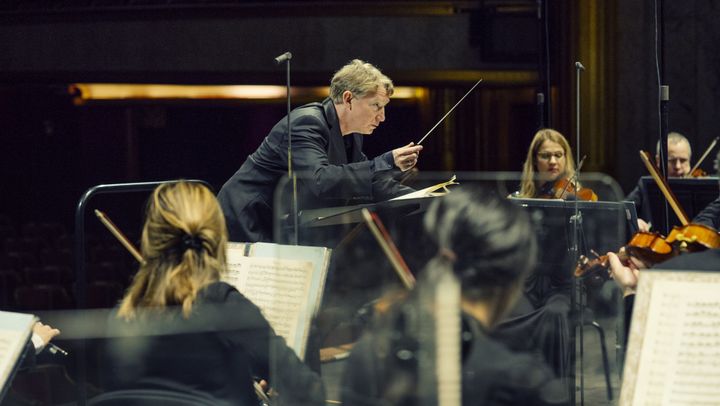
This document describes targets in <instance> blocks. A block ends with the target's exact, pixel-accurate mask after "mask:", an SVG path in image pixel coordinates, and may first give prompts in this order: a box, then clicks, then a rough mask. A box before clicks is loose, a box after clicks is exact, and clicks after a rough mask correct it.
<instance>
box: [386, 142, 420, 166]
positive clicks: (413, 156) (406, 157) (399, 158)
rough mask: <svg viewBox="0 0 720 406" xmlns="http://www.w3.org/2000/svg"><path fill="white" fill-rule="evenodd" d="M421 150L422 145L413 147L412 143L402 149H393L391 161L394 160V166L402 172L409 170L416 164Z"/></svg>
mask: <svg viewBox="0 0 720 406" xmlns="http://www.w3.org/2000/svg"><path fill="white" fill-rule="evenodd" d="M422 148H423V147H422V145H415V143H414V142H411V143H409V144H407V145H405V146H404V147H400V148H397V149H394V150H393V151H392V153H393V159H394V160H395V166H397V167H398V168H400V170H401V171H403V172H405V171H407V170H409V169H411V168H412V167H413V166H415V165H416V164H417V161H418V158H419V157H420V151H422Z"/></svg>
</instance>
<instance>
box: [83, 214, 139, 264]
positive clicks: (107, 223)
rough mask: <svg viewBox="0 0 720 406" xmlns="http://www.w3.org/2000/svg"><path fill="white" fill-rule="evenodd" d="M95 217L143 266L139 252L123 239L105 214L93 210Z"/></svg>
mask: <svg viewBox="0 0 720 406" xmlns="http://www.w3.org/2000/svg"><path fill="white" fill-rule="evenodd" d="M95 215H96V216H97V218H98V219H100V222H101V223H102V224H103V225H104V226H105V228H107V229H108V231H110V233H112V235H114V236H115V238H117V240H118V241H120V244H122V245H123V247H125V248H126V249H127V250H128V251H129V252H130V254H132V256H133V257H135V259H136V260H137V261H138V262H139V263H141V264H145V260H144V259H143V257H142V255H141V254H140V251H138V250H137V248H135V246H134V245H133V244H132V243H131V242H130V240H129V239H128V238H127V237H125V234H123V233H122V231H120V229H119V228H118V227H117V226H116V225H115V223H113V222H112V220H110V217H108V216H107V214H105V213H103V212H101V211H100V210H98V209H95Z"/></svg>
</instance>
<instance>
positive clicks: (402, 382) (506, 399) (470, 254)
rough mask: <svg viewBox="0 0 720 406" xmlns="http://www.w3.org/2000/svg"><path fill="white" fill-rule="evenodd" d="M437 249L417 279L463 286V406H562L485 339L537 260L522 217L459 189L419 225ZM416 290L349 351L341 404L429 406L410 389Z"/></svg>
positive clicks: (415, 372) (543, 369) (419, 313)
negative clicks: (446, 279)
mask: <svg viewBox="0 0 720 406" xmlns="http://www.w3.org/2000/svg"><path fill="white" fill-rule="evenodd" d="M424 224H425V230H426V232H427V233H428V234H429V236H430V237H431V238H432V239H433V240H434V241H435V243H436V244H437V246H438V251H437V255H436V256H435V257H434V258H433V259H432V260H431V261H430V263H429V264H428V267H427V269H425V270H424V271H423V273H422V276H423V277H425V276H426V275H432V274H433V273H436V272H437V271H447V272H452V274H454V275H455V277H456V278H457V279H458V281H459V283H460V285H461V297H460V303H461V306H460V307H461V309H462V316H461V320H462V327H461V334H460V336H459V337H457V340H459V341H461V342H462V344H461V348H462V357H461V360H462V361H461V362H462V372H461V373H462V403H463V404H465V405H555V404H567V403H568V400H567V391H566V388H564V387H563V386H562V385H561V383H560V381H559V380H557V379H555V376H554V375H553V373H552V372H551V370H550V369H549V368H548V367H547V366H546V365H544V364H543V362H542V361H541V360H539V359H537V358H535V357H534V356H531V355H529V354H520V353H514V352H512V351H510V350H509V349H507V348H506V347H505V346H504V345H503V344H502V343H500V342H498V341H496V340H494V339H492V338H490V337H489V336H488V333H489V331H490V330H492V328H493V327H494V326H495V324H496V323H498V321H500V320H502V319H503V317H504V315H505V314H506V313H507V311H508V310H509V309H510V308H511V307H512V306H513V304H514V303H515V301H516V299H517V297H518V296H519V294H520V292H521V289H522V284H523V280H524V279H525V276H526V274H527V273H528V272H529V271H530V270H531V269H532V268H533V266H534V265H535V261H536V253H537V245H536V242H535V239H534V235H535V233H534V232H533V230H532V227H531V225H530V222H529V220H528V218H527V215H526V214H525V213H524V212H523V211H522V209H520V208H518V207H516V206H515V205H513V204H512V203H510V202H508V201H506V200H505V199H502V198H499V197H498V196H495V195H493V194H491V193H489V192H487V191H481V190H461V191H457V192H453V193H452V194H450V195H448V196H446V197H443V198H439V199H438V200H436V201H435V202H434V203H433V205H432V206H431V208H430V210H429V211H428V212H427V214H426V216H425V220H424ZM427 281H428V279H425V280H421V281H420V282H419V285H418V287H417V288H416V290H415V291H413V292H411V293H410V294H409V295H408V298H407V299H406V300H403V301H402V303H396V304H395V306H394V308H393V309H391V310H390V311H389V312H388V313H387V314H385V315H384V316H381V317H380V318H379V319H378V320H377V325H376V326H375V328H374V329H373V330H371V331H370V332H368V333H367V334H365V336H363V337H362V338H361V340H360V341H359V342H358V343H357V345H356V346H355V348H354V350H353V353H352V355H351V357H350V359H349V361H348V365H347V367H346V369H345V371H346V372H345V377H344V382H343V391H342V394H343V404H344V405H346V406H352V405H431V404H436V403H437V400H436V399H435V398H434V396H433V391H432V390H428V388H424V387H421V386H422V385H418V382H419V381H423V380H424V379H422V377H421V375H422V374H435V371H434V370H426V369H423V368H419V367H418V366H419V364H421V363H422V360H421V359H422V358H423V355H421V351H418V349H419V348H422V346H423V340H425V339H427V338H428V337H431V336H432V333H430V334H428V333H427V332H422V329H417V328H415V326H417V325H422V324H423V319H424V316H423V315H424V314H427V313H428V312H429V313H430V314H432V313H434V314H437V312H439V309H427V303H426V302H424V301H422V300H420V299H419V298H420V297H421V295H419V294H418V293H417V292H418V291H420V290H422V289H423V287H425V288H427V285H424V286H423V283H425V284H427ZM418 332H420V333H419V334H418Z"/></svg>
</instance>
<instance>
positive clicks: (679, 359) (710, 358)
mask: <svg viewBox="0 0 720 406" xmlns="http://www.w3.org/2000/svg"><path fill="white" fill-rule="evenodd" d="M643 272H644V273H646V274H651V275H650V279H652V280H651V281H646V282H647V283H645V285H646V288H645V289H643V290H644V291H642V290H641V291H639V292H638V296H637V299H640V297H641V296H640V295H642V294H645V295H647V296H649V298H647V297H646V299H647V300H645V301H644V302H646V303H640V308H638V303H637V302H636V308H635V310H634V314H633V322H632V323H633V325H632V331H631V334H630V338H631V342H630V346H629V351H628V354H629V356H628V364H627V365H629V367H628V366H626V381H627V379H628V378H629V379H630V380H633V379H634V391H633V388H632V386H633V385H632V384H633V382H628V383H629V387H626V386H625V384H624V385H623V396H622V397H621V400H623V401H622V402H621V404H632V405H673V406H675V405H680V406H682V405H711V404H713V405H718V404H720V290H719V286H720V284H719V283H718V282H720V279H719V278H718V276H717V274H715V275H714V282H716V283H709V282H708V281H699V280H692V279H693V278H694V277H699V278H702V277H703V276H705V277H708V276H710V275H713V274H712V273H705V275H703V274H702V273H690V272H688V273H685V274H684V275H683V274H682V273H680V275H677V273H676V272H649V271H643ZM696 275H699V276H696ZM646 276H648V275H642V276H641V279H640V280H641V288H642V284H643V283H642V282H643V277H646ZM668 276H670V278H669V279H670V280H664V278H666V277H668ZM683 276H685V277H683ZM645 279H647V278H645ZM655 279H659V280H655ZM678 279H680V280H678ZM643 316H646V318H645V319H644V320H643ZM636 323H638V324H639V325H638V326H636V325H635V324H636ZM636 327H637V328H636ZM642 330H644V331H642ZM632 352H636V353H639V357H638V358H637V359H636V360H633V359H631V356H630V354H631V353H632ZM633 364H635V365H636V366H637V369H636V370H633V369H634V368H633ZM628 369H629V370H628ZM635 371H636V372H635ZM626 390H629V391H633V392H634V393H633V396H632V397H630V396H628V395H629V394H628V393H625V391H626ZM630 399H632V401H631V402H629V401H630Z"/></svg>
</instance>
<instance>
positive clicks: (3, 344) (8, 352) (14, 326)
mask: <svg viewBox="0 0 720 406" xmlns="http://www.w3.org/2000/svg"><path fill="white" fill-rule="evenodd" d="M34 324H35V316H33V315H32V314H22V313H10V312H3V311H0V383H2V391H1V392H0V401H2V399H3V397H4V396H5V392H6V391H7V388H8V387H10V384H11V382H12V378H13V376H14V375H15V372H16V371H17V368H18V365H19V364H20V362H21V361H22V358H23V356H24V354H23V352H24V351H25V346H26V345H27V343H28V340H29V339H30V335H31V334H32V328H33V325H34Z"/></svg>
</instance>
